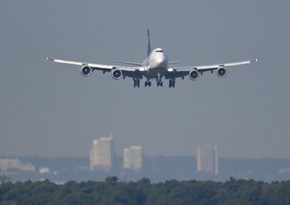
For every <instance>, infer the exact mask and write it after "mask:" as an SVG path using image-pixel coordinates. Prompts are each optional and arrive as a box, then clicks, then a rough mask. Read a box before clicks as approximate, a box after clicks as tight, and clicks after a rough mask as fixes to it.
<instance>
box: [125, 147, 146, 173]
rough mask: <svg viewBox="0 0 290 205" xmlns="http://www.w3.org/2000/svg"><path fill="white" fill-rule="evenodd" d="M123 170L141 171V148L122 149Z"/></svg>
mask: <svg viewBox="0 0 290 205" xmlns="http://www.w3.org/2000/svg"><path fill="white" fill-rule="evenodd" d="M123 165H124V169H131V170H133V171H140V170H141V169H142V147H141V146H132V147H129V148H125V149H124V164H123Z"/></svg>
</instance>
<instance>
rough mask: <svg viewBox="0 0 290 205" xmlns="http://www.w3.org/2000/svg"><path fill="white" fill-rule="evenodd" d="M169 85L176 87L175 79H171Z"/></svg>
mask: <svg viewBox="0 0 290 205" xmlns="http://www.w3.org/2000/svg"><path fill="white" fill-rule="evenodd" d="M169 87H170V88H174V87H175V79H170V80H169Z"/></svg>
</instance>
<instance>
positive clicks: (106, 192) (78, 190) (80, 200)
mask: <svg viewBox="0 0 290 205" xmlns="http://www.w3.org/2000/svg"><path fill="white" fill-rule="evenodd" d="M0 204H1V205H5V204H7V205H8V204H9V205H11V204H17V205H21V204H25V205H26V204H35V205H41V204H49V205H61V204H70V205H71V204H78V205H80V204H83V205H88V204H94V205H142V204H144V205H181V204H184V205H191V204H194V205H198V204H200V205H207V204H208V205H218V204H221V205H233V204H234V205H239V204H241V205H250V204H253V205H268V204H269V205H270V204H271V205H272V204H275V205H285V204H290V181H282V182H272V183H265V182H261V181H254V180H240V179H239V180H238V179H234V178H230V179H229V180H227V181H226V182H213V181H195V180H191V181H176V180H170V181H166V182H163V183H151V182H150V180H149V179H146V178H144V179H141V180H139V181H136V182H123V181H119V180H118V178H117V177H108V178H106V180H105V181H102V182H95V181H86V182H79V183H78V182H75V181H69V182H67V183H65V184H62V185H57V184H55V183H53V182H51V181H49V180H46V181H41V182H40V181H38V182H31V181H27V182H16V183H11V182H3V183H2V184H1V185H0Z"/></svg>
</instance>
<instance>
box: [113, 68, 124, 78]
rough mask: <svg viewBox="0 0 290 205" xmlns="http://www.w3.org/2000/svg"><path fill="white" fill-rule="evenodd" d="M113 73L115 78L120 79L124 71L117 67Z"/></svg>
mask: <svg viewBox="0 0 290 205" xmlns="http://www.w3.org/2000/svg"><path fill="white" fill-rule="evenodd" d="M111 75H112V77H113V78H114V79H115V80H119V79H120V78H121V77H122V71H121V70H120V69H118V68H115V69H113V70H112V71H111Z"/></svg>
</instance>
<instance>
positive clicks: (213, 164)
mask: <svg viewBox="0 0 290 205" xmlns="http://www.w3.org/2000/svg"><path fill="white" fill-rule="evenodd" d="M196 171H197V172H207V173H214V174H216V175H218V174H219V159H218V147H217V145H212V144H210V143H206V144H204V145H203V146H198V147H197V150H196Z"/></svg>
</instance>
